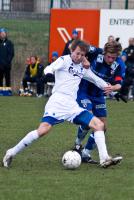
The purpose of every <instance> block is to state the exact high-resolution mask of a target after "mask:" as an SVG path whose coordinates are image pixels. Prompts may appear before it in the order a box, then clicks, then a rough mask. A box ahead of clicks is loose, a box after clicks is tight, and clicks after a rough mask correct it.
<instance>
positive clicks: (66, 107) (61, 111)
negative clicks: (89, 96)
mask: <svg viewBox="0 0 134 200" xmlns="http://www.w3.org/2000/svg"><path fill="white" fill-rule="evenodd" d="M44 73H45V74H47V73H55V85H54V87H53V91H52V95H51V97H50V98H49V100H48V102H47V104H46V107H45V112H44V117H45V116H51V117H54V118H56V119H58V120H61V119H64V120H67V121H71V122H72V121H73V119H74V118H75V117H76V116H77V115H79V114H80V113H81V112H82V111H84V109H83V108H81V107H79V105H78V104H77V102H76V98H77V91H78V89H79V84H80V81H81V79H82V78H85V79H87V80H89V81H91V82H92V83H94V84H95V85H97V86H98V87H100V88H101V89H103V88H104V87H105V86H107V83H106V82H105V81H103V80H102V79H101V78H99V77H98V76H96V75H95V74H94V73H93V72H92V71H91V70H90V68H89V69H85V68H83V66H82V64H81V63H80V64H75V63H74V62H73V61H72V59H71V56H70V55H66V56H62V57H60V58H58V59H57V60H56V61H55V62H53V63H52V64H50V65H49V66H47V67H46V68H45V70H44Z"/></svg>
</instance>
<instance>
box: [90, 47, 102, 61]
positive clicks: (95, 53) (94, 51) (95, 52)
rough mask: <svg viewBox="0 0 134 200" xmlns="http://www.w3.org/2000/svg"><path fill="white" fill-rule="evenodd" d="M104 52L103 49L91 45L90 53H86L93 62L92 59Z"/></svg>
mask: <svg viewBox="0 0 134 200" xmlns="http://www.w3.org/2000/svg"><path fill="white" fill-rule="evenodd" d="M102 53H103V49H101V48H97V47H95V46H92V45H89V47H88V53H87V54H86V57H87V58H88V60H89V61H90V62H91V61H92V60H94V59H95V58H96V57H97V56H98V54H102Z"/></svg>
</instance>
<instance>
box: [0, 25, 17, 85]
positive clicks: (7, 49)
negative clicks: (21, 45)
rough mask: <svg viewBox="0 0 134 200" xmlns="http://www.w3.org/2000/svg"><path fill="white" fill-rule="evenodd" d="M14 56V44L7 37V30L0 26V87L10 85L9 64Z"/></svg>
mask: <svg viewBox="0 0 134 200" xmlns="http://www.w3.org/2000/svg"><path fill="white" fill-rule="evenodd" d="M13 57H14V45H13V43H12V42H11V40H9V39H8V37H7V30H6V29H5V28H0V87H3V80H4V78H5V86H6V87H11V64H12V59H13Z"/></svg>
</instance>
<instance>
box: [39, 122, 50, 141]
mask: <svg viewBox="0 0 134 200" xmlns="http://www.w3.org/2000/svg"><path fill="white" fill-rule="evenodd" d="M51 127H52V126H51V125H50V124H48V123H46V122H42V123H41V124H40V126H39V128H38V129H37V131H38V134H39V136H40V137H41V136H43V135H46V134H47V133H48V132H49V131H50V129H51Z"/></svg>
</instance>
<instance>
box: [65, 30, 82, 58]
mask: <svg viewBox="0 0 134 200" xmlns="http://www.w3.org/2000/svg"><path fill="white" fill-rule="evenodd" d="M78 37H79V36H78V31H77V30H76V29H74V30H73V31H72V39H71V40H69V41H68V42H67V43H66V45H65V48H64V50H63V53H62V55H63V56H64V55H68V54H71V52H70V49H71V44H72V42H73V41H74V40H76V39H78Z"/></svg>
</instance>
